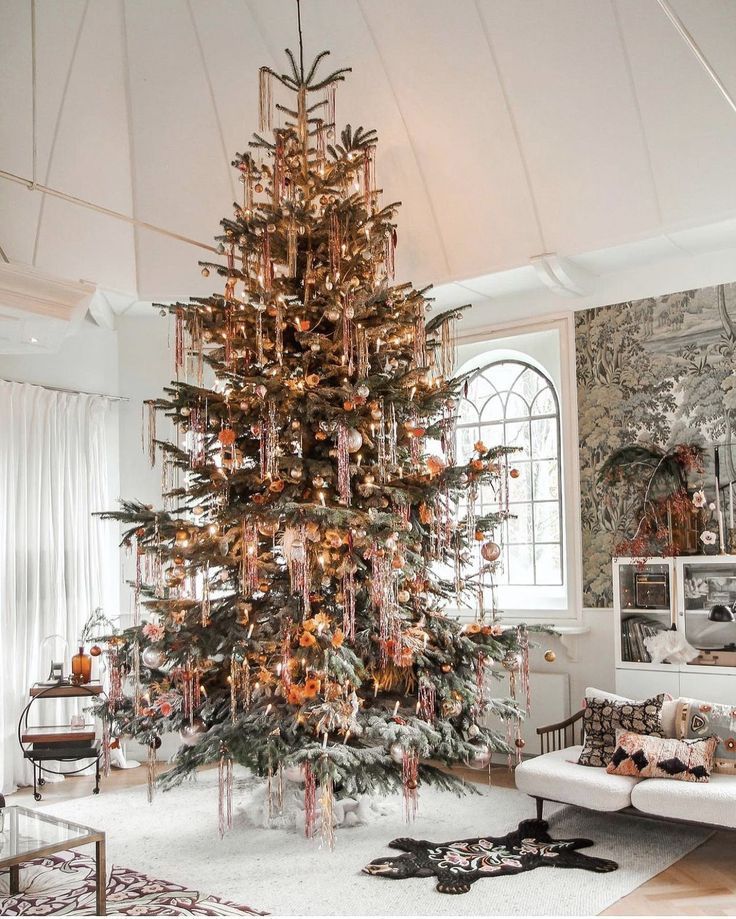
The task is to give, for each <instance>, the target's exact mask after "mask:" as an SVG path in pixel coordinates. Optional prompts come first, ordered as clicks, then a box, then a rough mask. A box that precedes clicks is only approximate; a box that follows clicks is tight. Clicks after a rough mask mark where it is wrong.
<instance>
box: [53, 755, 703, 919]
mask: <svg viewBox="0 0 736 919" xmlns="http://www.w3.org/2000/svg"><path fill="white" fill-rule="evenodd" d="M216 781H217V777H216V774H215V773H214V771H213V772H207V773H204V774H203V775H202V776H201V777H200V778H199V780H198V781H197V782H196V784H187V785H185V786H181V787H179V788H177V789H174V790H173V791H169V792H165V793H159V794H158V795H157V797H156V799H155V801H154V803H153V804H152V805H149V804H147V802H146V792H145V788H142V787H141V788H133V789H129V790H126V791H122V792H113V793H110V792H107V793H106V792H105V791H104V788H103V791H102V794H100V795H99V796H97V797H91V796H90V797H89V798H81V799H76V800H73V801H68V802H64V803H63V804H56V805H52V806H49V807H43V809H44V810H46V811H48V812H49V813H52V814H56V815H57V816H60V817H67V818H69V819H73V820H77V821H79V822H80V823H85V824H88V825H89V826H92V827H95V828H96V829H101V830H104V831H105V832H106V833H107V861H108V865H113V864H114V865H124V866H127V867H129V868H135V869H137V870H138V871H142V872H145V873H147V874H150V875H153V876H155V877H164V878H168V879H170V880H171V881H173V882H177V883H181V884H186V885H189V886H192V887H195V888H197V889H200V890H205V891H207V893H208V894H214V895H217V896H220V897H223V898H225V899H227V900H231V901H235V902H236V903H248V904H249V905H251V906H252V907H254V908H255V909H260V910H266V911H268V912H270V913H272V914H275V915H307V916H317V915H354V916H375V915H382V916H417V915H431V916H453V915H458V914H462V915H483V916H497V915H504V916H508V915H514V916H523V915H531V916H540V915H548V916H549V915H556V916H565V915H594V914H597V913H599V912H601V911H602V910H604V909H605V908H606V907H608V906H610V905H611V904H612V903H615V902H616V900H618V899H620V898H621V897H622V896H624V895H625V894H627V893H629V892H631V891H632V890H634V889H635V888H636V887H638V886H639V885H640V884H642V883H643V882H644V881H646V880H647V879H649V878H651V877H653V876H654V875H655V874H658V873H659V872H660V871H663V870H664V869H665V868H667V867H668V866H669V865H671V864H673V862H675V861H677V860H678V859H679V858H681V857H682V856H683V855H685V854H686V853H687V852H689V851H691V850H692V849H693V848H695V846H697V845H699V844H700V843H701V842H703V841H704V840H705V839H706V838H707V837H708V836H709V835H710V831H709V830H707V829H703V830H700V829H695V828H690V827H679V826H674V825H670V826H666V827H665V826H664V825H663V824H658V823H655V822H653V821H648V820H641V819H637V818H633V817H617V816H615V815H611V816H607V815H597V814H590V813H586V812H583V811H577V810H575V809H573V808H556V809H554V808H552V807H550V806H549V805H548V807H549V814H545V816H549V818H550V835H551V836H553V837H554V838H555V839H565V838H571V837H587V838H589V839H593V840H594V841H595V843H596V844H595V846H593V847H592V848H590V849H585V850H584V851H585V852H586V854H588V855H595V856H600V857H601V858H611V859H613V860H614V861H616V862H618V863H619V865H620V867H619V870H618V871H613V872H611V873H610V874H593V873H588V872H586V871H580V870H577V869H574V870H572V869H571V870H562V869H557V870H555V869H549V868H538V869H536V870H535V871H529V872H526V873H525V874H521V875H517V876H509V877H500V878H493V879H482V880H479V881H477V882H476V883H475V884H474V886H473V888H472V890H471V891H470V893H467V894H461V895H459V896H450V895H447V894H440V893H437V892H436V891H435V889H434V886H435V881H434V879H433V878H410V879H407V880H389V879H387V878H380V877H371V876H369V875H366V874H362V873H361V868H363V866H364V865H366V864H367V863H368V862H369V861H371V860H372V859H374V858H378V857H379V856H381V855H387V854H397V853H392V852H391V850H389V849H387V848H386V843H388V842H389V841H390V840H391V839H394V838H395V837H397V836H413V837H416V838H423V839H430V840H433V841H436V842H445V841H449V840H454V839H462V838H467V837H473V836H480V835H483V834H490V835H493V836H501V835H503V834H504V833H507V832H509V831H510V830H513V829H515V828H516V826H517V825H518V823H519V822H520V821H521V820H524V819H527V818H529V817H532V816H533V815H534V806H533V802H532V801H531V800H530V799H529V798H527V797H526V795H522V794H521V793H520V792H517V791H514V790H511V789H505V788H495V787H491V788H485V787H484V788H481V794H480V795H466V796H464V797H460V798H457V797H455V796H454V795H452V794H448V793H446V792H439V791H434V790H432V789H425V790H423V791H422V792H421V796H420V804H419V814H418V817H417V820H416V821H415V822H414V823H413V824H411V825H409V826H407V824H406V823H404V819H403V815H402V805H401V799H400V797H399V796H398V795H397V796H396V797H395V798H393V799H388V806H387V807H385V808H384V810H385V813H384V814H383V815H376V816H375V818H374V819H373V820H372V822H371V823H369V824H367V825H364V826H358V827H353V828H350V829H339V830H338V831H337V842H336V847H335V850H334V852H329V851H326V850H321V849H320V847H319V841H318V840H308V839H305V838H304V837H303V836H300V835H298V834H297V833H296V832H295V831H294V830H289V829H260V828H258V827H254V826H252V825H250V824H249V822H248V821H247V820H246V818H245V817H244V815H243V814H242V813H241V814H238V813H237V809H236V816H235V823H234V826H233V829H232V830H231V831H230V833H229V834H228V835H227V836H226V837H225V838H224V839H223V840H220V839H219V838H218V834H217V788H216ZM238 799H239V795H238V786H237V781H236V793H235V803H236V805H237V802H238Z"/></svg>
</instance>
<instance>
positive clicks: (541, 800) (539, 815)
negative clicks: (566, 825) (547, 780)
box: [534, 798, 544, 820]
mask: <svg viewBox="0 0 736 919" xmlns="http://www.w3.org/2000/svg"><path fill="white" fill-rule="evenodd" d="M534 800H535V801H536V802H537V820H542V819H543V817H544V798H535V799H534Z"/></svg>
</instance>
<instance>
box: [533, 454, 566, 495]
mask: <svg viewBox="0 0 736 919" xmlns="http://www.w3.org/2000/svg"><path fill="white" fill-rule="evenodd" d="M532 477H533V480H534V499H535V500H536V501H549V500H550V499H551V498H558V497H559V495H560V483H559V477H558V464H557V460H540V461H539V462H536V461H535V462H533V463H532Z"/></svg>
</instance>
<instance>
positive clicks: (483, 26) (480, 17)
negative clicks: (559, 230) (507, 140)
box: [474, 0, 548, 256]
mask: <svg viewBox="0 0 736 919" xmlns="http://www.w3.org/2000/svg"><path fill="white" fill-rule="evenodd" d="M474 6H475V12H476V15H477V17H478V20H479V22H480V27H481V31H482V32H483V37H484V38H485V41H486V46H487V48H488V53H489V55H490V58H491V63H492V64H493V69H494V70H495V72H496V77H497V79H498V85H499V88H500V90H501V96H502V98H503V104H504V107H505V109H506V114H507V116H508V119H509V124H510V125H511V132H512V133H513V135H514V141H515V143H516V149H517V152H518V154H519V160H520V162H521V168H522V171H523V173H524V179H525V181H526V186H527V191H528V193H529V201H530V203H531V206H532V213H533V215H534V222H535V223H536V226H537V233H538V234H539V242H540V246H541V249H542V252H547V250H548V245H547V240H546V238H545V235H544V228H543V226H542V218H541V216H540V214H539V207H538V205H537V198H536V195H535V193H534V183H533V182H532V176H531V170H530V169H529V163H528V162H527V159H526V155H525V153H524V145H523V144H522V142H521V135H520V133H519V126H518V125H517V123H516V117H515V115H514V110H513V108H512V106H511V100H510V98H509V94H508V91H507V89H506V83H505V81H504V79H503V76H502V74H501V67H500V66H499V63H498V58H497V56H496V51H495V48H494V46H493V40H492V39H491V33H490V30H489V28H488V23H487V22H486V20H485V17H484V16H483V13H482V12H481V8H480V3H479V0H474ZM531 254H532V253H530V256H531Z"/></svg>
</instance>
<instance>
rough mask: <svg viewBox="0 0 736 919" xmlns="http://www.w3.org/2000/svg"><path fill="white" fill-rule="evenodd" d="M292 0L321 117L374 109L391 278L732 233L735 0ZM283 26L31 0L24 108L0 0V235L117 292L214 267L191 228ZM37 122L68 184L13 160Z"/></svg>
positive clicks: (11, 25) (171, 293) (184, 9)
mask: <svg viewBox="0 0 736 919" xmlns="http://www.w3.org/2000/svg"><path fill="white" fill-rule="evenodd" d="M302 7H303V18H304V29H305V47H306V53H307V56H311V55H312V54H314V53H315V52H317V51H319V50H321V49H322V48H330V49H331V50H332V56H331V59H330V62H331V64H332V65H333V66H334V67H342V66H348V65H349V66H352V68H353V74H352V77H350V78H349V79H348V81H347V83H345V84H343V86H342V87H341V88H340V90H339V92H338V108H337V111H338V122H339V123H340V124H342V123H344V122H346V121H349V122H351V123H352V124H354V125H355V124H363V125H366V126H371V127H375V128H377V130H378V133H379V139H380V144H379V153H378V177H379V182H380V184H381V185H382V186H383V188H384V189H385V196H386V198H387V199H389V200H401V201H403V207H402V210H401V212H400V224H399V230H400V233H399V250H398V259H399V271H400V274H401V276H402V278H406V279H412V280H413V281H414V282H415V283H416V284H417V285H424V284H427V283H429V282H435V283H438V284H443V283H448V282H452V281H462V280H463V279H468V278H476V279H479V278H480V277H481V276H485V275H488V274H490V273H494V272H500V271H507V270H509V269H518V268H521V267H522V266H527V269H526V270H527V271H528V270H530V269H529V268H528V266H529V264H530V259H531V258H532V257H533V256H535V255H539V254H541V253H557V254H558V255H560V256H566V257H573V258H574V257H576V256H577V255H579V254H581V253H590V252H592V251H594V250H603V249H608V248H610V247H620V246H622V245H624V244H630V243H634V242H636V241H638V240H645V239H650V238H659V239H661V238H663V237H664V238H666V239H668V240H669V242H668V245H671V246H674V247H675V248H676V247H677V246H678V243H677V233H679V232H682V231H686V230H687V231H691V230H693V228H701V227H707V226H710V225H713V224H721V225H722V226H730V227H731V229H730V232H731V233H733V224H729V223H727V222H728V221H730V220H733V218H736V112H734V109H733V108H732V106H731V105H730V104H729V101H728V99H727V98H726V96H727V95H728V94H729V93H730V94H731V95H732V97H733V95H734V94H736V55H735V54H734V53H733V49H734V48H735V47H736V2H734V0H669V2H668V3H666V2H662V3H660V2H658V0H523V2H518V0H517V2H511V0H475V2H474V0H303V3H302ZM666 7H669V8H670V9H671V11H672V12H673V13H674V14H675V16H677V17H679V18H680V19H681V21H682V24H683V26H684V27H685V29H686V30H687V32H688V33H689V35H690V36H691V38H692V40H693V43H694V46H695V48H696V49H697V50H698V51H699V52H700V53H701V54H702V56H703V59H704V61H705V62H706V63H707V64H708V65H709V66H710V68H711V70H712V73H710V74H709V73H708V72H707V70H706V67H705V66H704V65H703V61H701V60H699V59H698V57H697V54H696V53H695V52H694V50H693V47H692V46H690V45H688V43H687V41H686V40H684V38H683V35H682V34H681V33H679V32H678V31H677V29H676V28H675V26H674V25H673V22H672V21H671V19H670V18H668V16H667V14H666ZM295 31H296V30H295V7H294V3H293V0H36V2H35V36H36V37H35V60H36V76H35V114H34V105H33V101H34V92H33V67H32V3H31V0H3V2H2V3H1V4H0V106H1V107H2V116H1V117H0V170H2V171H3V175H2V176H0V247H1V249H0V252H4V253H5V255H6V257H7V259H9V260H11V261H16V262H20V263H24V264H27V265H31V266H35V267H37V268H38V269H39V270H41V271H44V272H47V273H51V274H54V275H58V276H60V277H64V278H74V279H80V278H81V279H84V280H85V281H90V282H92V283H93V284H96V285H99V286H100V287H102V288H104V289H105V290H107V291H111V292H113V294H112V295H111V296H112V297H113V298H114V297H117V298H118V300H116V301H114V302H117V303H120V304H126V303H129V302H131V301H132V300H135V299H140V300H155V299H172V298H176V297H182V296H186V295H190V294H197V293H201V292H203V291H204V290H205V289H209V284H207V283H206V282H204V280H203V279H202V278H201V277H200V275H199V272H198V270H197V265H196V262H197V260H198V259H199V258H205V257H207V255H208V253H207V252H206V250H205V249H202V248H200V247H198V246H197V245H195V244H194V243H195V242H201V243H203V244H211V241H212V236H213V235H214V234H215V233H216V232H217V231H218V222H219V220H220V218H221V217H222V216H223V215H224V214H226V213H228V212H229V211H230V206H231V202H232V201H233V200H234V199H235V197H236V196H237V188H236V181H235V178H236V177H235V175H234V173H233V171H232V170H231V168H230V166H229V163H230V160H231V159H232V154H233V153H234V152H235V151H236V150H242V149H243V148H244V147H245V145H246V143H247V140H248V138H249V135H250V133H251V131H252V130H253V129H254V128H255V127H256V121H257V69H258V67H259V66H260V65H261V64H268V65H270V66H272V67H274V68H276V69H279V70H282V69H283V68H284V64H285V62H284V56H283V52H282V49H283V48H285V47H286V46H287V45H288V46H290V47H295V45H296V35H295ZM718 80H720V81H721V83H722V87H723V88H724V89H725V90H726V95H724V93H723V92H722V91H721V90H719V88H718V85H717V82H718ZM34 120H35V132H34ZM34 136H35V178H36V181H37V182H38V183H39V184H40V185H42V186H45V187H47V188H49V189H52V190H54V191H58V192H60V193H62V197H58V196H54V195H51V194H45V193H42V192H41V191H39V190H29V189H28V188H27V187H26V186H24V185H23V184H21V183H20V182H18V181H13V180H12V179H11V178H9V177H8V175H7V174H12V176H15V177H18V178H20V179H23V180H31V179H32V178H33V176H34ZM69 196H71V197H73V198H78V199H81V201H83V202H87V203H90V204H92V205H94V208H90V207H87V206H85V205H84V204H81V203H78V202H75V201H71V200H69ZM107 211H112V212H115V215H112V214H109V213H107ZM181 237H183V238H181ZM186 240H188V241H186ZM719 244H721V243H719ZM734 244H736V237H734V238H732V239H731V241H730V245H732V246H733V245H734ZM113 308H115V307H113Z"/></svg>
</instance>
